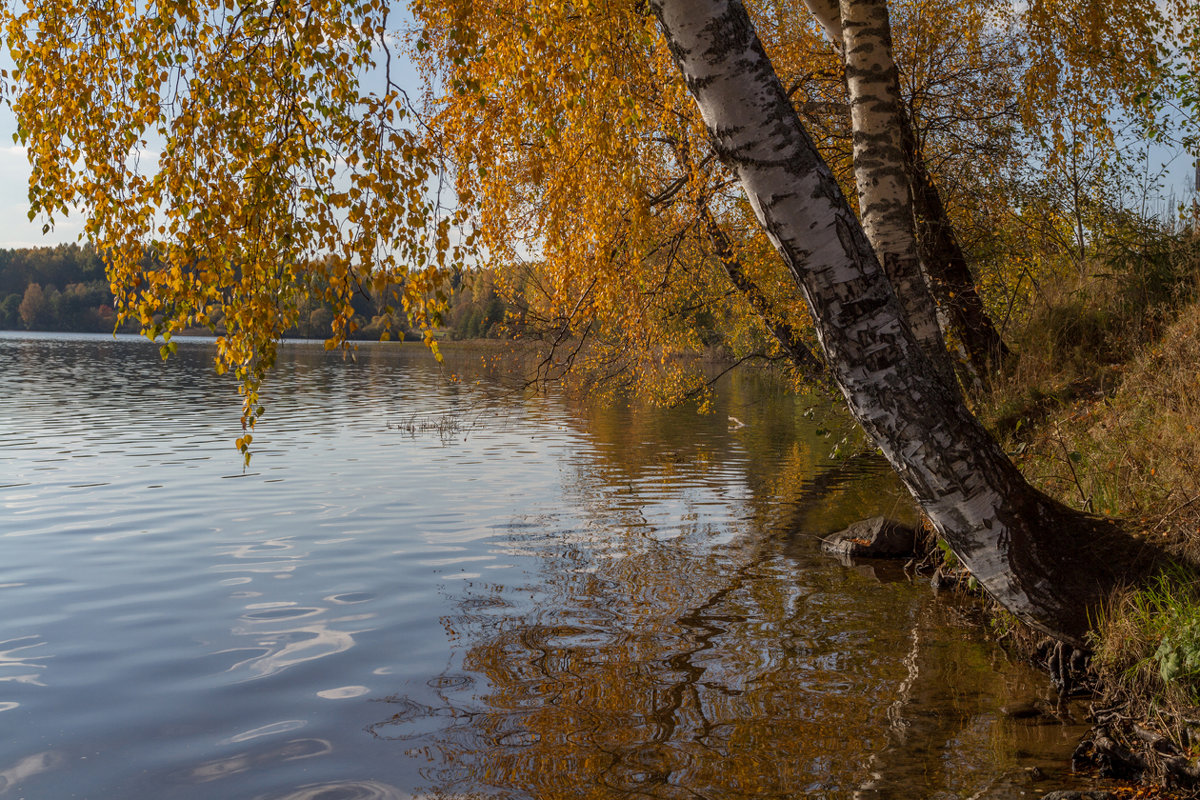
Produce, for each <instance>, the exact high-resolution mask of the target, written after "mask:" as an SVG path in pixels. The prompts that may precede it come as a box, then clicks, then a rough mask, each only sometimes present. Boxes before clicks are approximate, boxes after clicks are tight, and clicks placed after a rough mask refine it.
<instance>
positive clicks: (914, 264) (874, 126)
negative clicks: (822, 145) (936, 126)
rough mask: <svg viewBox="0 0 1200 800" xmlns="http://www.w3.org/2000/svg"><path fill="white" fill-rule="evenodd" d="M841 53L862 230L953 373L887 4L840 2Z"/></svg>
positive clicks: (938, 362)
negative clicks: (923, 247) (908, 145)
mask: <svg viewBox="0 0 1200 800" xmlns="http://www.w3.org/2000/svg"><path fill="white" fill-rule="evenodd" d="M840 10H841V27H842V43H843V46H842V54H843V58H844V60H845V63H846V92H847V94H848V95H849V100H850V123H851V129H852V132H853V144H854V182H855V185H856V186H857V189H858V208H859V214H860V215H861V217H862V228H863V232H864V233H866V235H867V240H868V241H869V242H870V243H871V246H872V247H873V248H874V249H875V255H876V256H878V258H879V261H880V263H881V264H882V265H883V269H884V272H886V273H887V276H888V279H889V280H890V281H891V283H892V288H893V290H894V291H895V292H896V295H897V296H898V297H899V299H900V305H901V306H902V307H903V308H904V316H905V318H906V319H907V320H908V324H909V325H911V326H912V331H913V335H914V336H915V337H916V339H917V341H918V342H919V343H920V344H921V347H922V348H924V349H925V352H926V353H927V354H929V356H930V358H931V359H932V360H933V362H934V365H935V366H936V367H937V368H938V369H939V370H941V371H942V372H943V374H944V375H945V376H946V377H947V378H949V377H950V376H951V375H953V374H954V372H953V366H952V365H951V363H950V356H949V355H948V354H947V352H946V345H945V342H944V341H943V340H942V332H941V328H940V327H939V326H938V320H937V306H936V305H935V304H934V301H933V295H931V294H930V292H929V286H928V285H927V284H926V282H925V278H924V276H923V275H922V274H921V261H920V257H919V253H918V251H917V239H916V235H915V234H914V232H913V209H912V194H911V193H910V191H909V185H908V172H907V170H905V168H904V151H903V144H904V143H903V141H902V140H901V136H900V127H901V126H900V121H901V119H902V118H903V107H902V105H901V103H900V75H899V73H898V72H897V71H896V63H895V61H894V60H893V59H892V29H891V24H890V22H889V20H888V10H887V2H886V0H841V9H840Z"/></svg>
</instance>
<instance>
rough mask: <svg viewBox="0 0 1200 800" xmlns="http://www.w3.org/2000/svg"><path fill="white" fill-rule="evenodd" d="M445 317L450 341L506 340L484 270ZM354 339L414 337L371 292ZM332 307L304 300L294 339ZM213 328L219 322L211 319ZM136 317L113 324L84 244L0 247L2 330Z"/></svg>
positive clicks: (323, 330) (89, 325) (99, 262)
mask: <svg viewBox="0 0 1200 800" xmlns="http://www.w3.org/2000/svg"><path fill="white" fill-rule="evenodd" d="M454 284H455V285H454V288H455V291H454V292H453V293H452V296H451V300H450V304H449V308H448V309H447V310H446V312H445V314H444V315H443V322H444V325H445V329H446V334H447V335H448V336H450V337H451V338H454V339H484V338H492V339H495V338H505V337H506V336H507V335H508V333H507V330H506V328H505V325H504V320H505V317H506V314H507V311H508V304H507V303H505V302H504V300H502V299H501V297H500V295H499V294H498V293H497V291H496V288H495V285H494V281H493V279H492V276H491V275H490V273H483V274H479V275H472V276H468V277H467V278H466V279H463V278H462V277H461V276H460V278H459V279H458V280H455V281H454ZM353 304H354V307H355V317H356V319H357V321H358V329H357V330H356V331H355V334H354V338H356V339H379V338H381V337H383V336H384V334H385V333H386V334H387V338H389V339H394V340H398V339H402V338H403V339H420V338H421V334H420V332H418V331H413V330H411V328H410V326H409V323H408V321H407V320H406V319H404V318H403V316H402V315H388V314H385V313H383V309H382V306H383V304H382V303H380V302H378V301H377V300H376V299H375V298H373V297H372V296H371V295H370V294H369V293H365V292H364V293H359V294H357V295H356V296H355V298H354V300H353ZM333 316H334V312H333V310H332V308H330V307H329V305H328V304H327V303H324V302H321V301H313V300H306V301H305V307H304V308H302V309H301V314H300V315H299V322H298V324H297V325H296V327H295V328H294V329H293V330H292V331H291V334H292V335H293V336H294V337H296V338H306V339H327V338H329V336H330V335H331V330H330V325H331V323H332V322H333ZM215 323H216V327H217V329H218V330H220V328H221V323H220V319H219V318H218V319H217V320H215ZM139 329H140V326H139V325H138V324H137V323H136V322H129V323H125V324H123V325H121V326H119V327H118V326H117V311H116V301H115V298H114V297H113V293H112V289H111V288H110V286H109V282H108V279H107V277H106V276H105V272H104V260H103V258H102V257H101V255H100V254H99V253H98V252H97V251H96V249H95V248H94V247H93V246H92V245H90V244H84V245H78V244H60V245H56V246H53V247H30V248H20V249H0V330H17V331H66V332H80V333H113V332H114V331H116V332H121V333H137V332H138V330H139Z"/></svg>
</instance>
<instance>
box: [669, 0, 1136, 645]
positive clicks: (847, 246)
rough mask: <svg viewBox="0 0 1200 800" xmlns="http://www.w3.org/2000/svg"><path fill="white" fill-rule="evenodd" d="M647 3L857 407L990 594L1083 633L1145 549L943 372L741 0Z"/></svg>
mask: <svg viewBox="0 0 1200 800" xmlns="http://www.w3.org/2000/svg"><path fill="white" fill-rule="evenodd" d="M651 6H652V8H653V9H654V11H655V13H656V14H657V15H658V18H659V21H660V26H661V29H662V31H663V34H664V36H665V37H666V40H667V42H668V44H669V46H670V49H671V52H672V55H673V56H674V58H675V61H676V63H677V64H678V66H679V69H680V71H681V72H682V74H683V77H684V79H685V80H686V82H687V85H688V88H689V90H690V91H691V93H692V95H693V97H694V98H695V100H696V103H697V106H698V107H699V109H700V113H701V115H702V116H703V118H704V122H705V125H706V126H707V128H708V131H709V134H710V136H711V138H712V141H713V144H714V147H715V148H716V151H717V153H718V155H719V156H720V158H721V159H722V160H723V161H724V163H725V164H727V165H728V166H729V167H730V169H732V170H733V171H734V173H735V174H736V175H737V177H738V179H739V181H740V182H741V185H742V187H743V189H744V191H745V192H746V196H747V197H748V199H749V201H750V203H751V205H752V206H753V208H754V211H755V213H756V214H757V216H758V219H759V221H760V222H761V223H762V225H763V227H764V228H765V230H766V232H767V235H768V236H769V237H770V239H771V241H772V242H773V243H774V245H775V247H776V248H777V250H778V251H779V253H780V255H781V256H782V258H783V259H784V261H785V263H786V264H787V266H788V268H789V269H790V270H791V273H792V275H793V277H794V279H795V280H796V282H797V283H798V284H799V286H800V287H801V289H802V290H803V293H804V295H805V299H806V300H807V302H808V304H809V308H810V310H811V312H812V317H813V320H814V323H815V325H816V329H817V335H818V338H819V340H820V342H821V346H822V348H823V350H824V351H825V354H826V358H827V361H828V364H829V366H830V368H831V370H832V372H833V374H834V378H835V380H836V381H837V383H838V385H839V387H840V388H841V390H842V392H843V394H844V395H845V398H846V401H847V403H848V404H849V406H850V410H851V412H852V413H853V414H854V416H855V418H856V419H857V420H858V421H859V423H860V424H861V425H862V426H863V428H864V429H865V430H866V431H867V433H868V434H869V435H870V436H871V437H872V439H873V440H874V441H875V443H876V444H877V445H878V446H879V447H880V449H881V450H882V451H883V453H884V455H885V456H886V457H887V458H888V460H889V461H890V462H891V463H892V465H893V466H894V467H895V469H896V470H897V472H898V473H899V475H900V477H901V479H902V480H903V481H904V483H905V484H906V486H907V487H908V488H909V490H910V491H911V492H912V494H913V496H914V497H915V498H916V500H917V501H918V503H920V505H921V507H922V508H923V509H924V511H925V513H926V514H927V515H928V517H929V519H930V521H931V522H932V523H933V525H934V526H935V527H936V528H937V530H938V532H939V533H940V534H941V535H942V536H943V537H944V538H945V539H946V541H947V542H948V543H949V544H950V546H951V547H952V548H953V549H954V551H955V553H956V554H957V555H958V556H959V558H960V559H961V560H962V561H963V563H964V564H965V565H966V566H967V567H968V568H969V569H970V570H971V572H972V574H974V576H975V577H976V579H977V580H979V582H980V583H981V584H982V585H983V587H984V588H985V589H986V590H987V591H988V592H989V593H990V594H991V595H992V597H994V598H995V599H996V600H997V601H998V602H999V603H1001V605H1003V606H1004V607H1005V608H1007V609H1008V610H1009V611H1010V612H1012V613H1013V614H1015V615H1016V616H1018V617H1019V618H1021V619H1022V620H1024V621H1025V622H1027V623H1028V624H1030V625H1032V626H1034V627H1035V628H1038V629H1040V630H1043V631H1045V632H1047V633H1049V634H1051V635H1053V636H1056V637H1058V638H1059V639H1062V640H1064V641H1067V642H1070V643H1072V644H1076V645H1081V644H1083V643H1084V639H1085V635H1086V631H1087V630H1088V623H1089V614H1091V613H1092V612H1093V611H1094V610H1095V608H1096V606H1097V605H1098V604H1099V603H1100V602H1102V601H1103V600H1104V599H1106V597H1107V595H1108V592H1109V590H1110V589H1111V587H1112V586H1114V585H1115V584H1116V583H1117V582H1118V581H1120V580H1122V579H1123V578H1125V577H1127V576H1128V575H1129V574H1132V572H1131V571H1133V570H1135V569H1137V568H1140V567H1141V565H1142V564H1143V562H1144V561H1145V559H1141V558H1140V553H1139V552H1138V551H1137V550H1136V547H1135V546H1134V545H1132V543H1131V542H1130V540H1128V539H1127V537H1123V536H1120V535H1118V534H1116V533H1114V532H1113V531H1112V530H1111V529H1110V528H1109V527H1107V526H1106V525H1105V524H1103V523H1102V522H1100V521H1096V520H1092V519H1090V518H1085V517H1083V516H1081V515H1080V514H1078V513H1077V512H1073V511H1071V510H1069V509H1066V508H1064V507H1062V506H1060V505H1059V504H1057V503H1055V502H1053V501H1051V500H1049V499H1048V498H1046V497H1044V496H1043V495H1041V494H1039V493H1038V492H1036V491H1035V490H1033V489H1032V488H1031V487H1029V486H1028V484H1026V483H1025V481H1024V479H1023V478H1022V477H1021V475H1020V473H1019V472H1018V471H1017V470H1016V468H1015V467H1013V465H1012V464H1011V462H1010V461H1009V460H1008V458H1007V457H1006V456H1005V455H1004V453H1003V452H1002V451H1001V450H1000V448H999V447H998V446H997V445H996V443H995V442H994V441H993V440H992V438H991V437H990V436H989V435H988V433H987V432H986V431H985V430H984V429H983V428H982V427H981V426H980V425H979V424H978V422H977V421H976V420H975V419H974V417H972V416H971V414H970V412H969V411H968V410H967V408H966V406H965V405H964V404H963V402H962V399H961V397H960V396H959V394H958V392H957V388H956V387H952V386H949V385H947V383H946V382H945V380H944V379H943V378H942V377H941V376H940V375H939V372H938V370H937V369H936V368H935V367H934V365H933V363H932V362H931V361H930V359H929V358H928V356H927V355H926V354H925V352H924V351H923V350H922V348H921V347H920V346H919V345H918V343H917V341H916V340H915V339H914V336H913V333H912V331H911V330H910V328H909V326H908V325H907V324H906V323H905V320H904V313H903V311H902V310H901V307H900V305H899V303H898V302H897V299H896V295H895V293H894V292H893V291H892V288H891V285H890V283H889V281H888V278H887V276H886V275H885V274H884V273H883V271H882V269H881V267H880V265H879V261H878V259H877V258H876V257H875V255H874V252H873V251H872V248H871V245H870V244H869V243H868V241H867V239H866V237H865V235H864V234H863V231H862V227H861V226H860V225H859V224H858V221H857V220H856V219H855V217H854V215H853V213H852V212H851V210H850V208H849V206H848V204H847V203H846V201H845V198H844V197H843V196H842V194H841V192H840V190H839V189H838V186H837V183H836V182H835V181H834V179H833V175H832V174H831V173H830V171H829V168H828V167H827V166H826V165H825V163H824V162H823V161H822V160H821V158H820V156H819V155H818V154H817V152H816V150H815V148H814V147H813V144H812V141H811V140H810V139H809V137H808V134H807V132H806V131H805V130H804V129H803V127H802V126H801V124H800V121H799V118H798V117H797V116H796V113H795V111H794V110H793V109H792V107H791V104H790V103H789V102H788V99H787V96H786V94H785V92H784V89H783V87H782V85H781V84H780V82H779V79H778V77H777V76H776V74H775V71H774V69H773V67H772V66H771V63H770V61H769V60H768V59H767V57H766V54H765V52H764V51H763V48H762V45H761V43H760V42H759V41H758V37H757V35H756V34H755V32H754V29H753V26H752V25H751V24H750V20H749V17H748V16H747V14H746V11H745V9H744V8H743V6H742V5H741V3H740V2H737V0H651ZM1139 559H1140V560H1139ZM1134 560H1138V563H1137V564H1134V563H1127V562H1132V561H1134Z"/></svg>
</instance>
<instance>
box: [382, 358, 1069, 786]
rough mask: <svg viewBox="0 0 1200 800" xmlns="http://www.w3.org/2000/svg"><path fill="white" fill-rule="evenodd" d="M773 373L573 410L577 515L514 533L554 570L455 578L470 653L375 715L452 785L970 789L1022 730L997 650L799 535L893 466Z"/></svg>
mask: <svg viewBox="0 0 1200 800" xmlns="http://www.w3.org/2000/svg"><path fill="white" fill-rule="evenodd" d="M761 389H762V387H756V386H755V385H754V381H753V380H741V381H737V382H735V384H734V386H733V387H731V388H730V391H729V392H724V391H723V392H721V393H720V395H719V396H718V399H717V404H718V412H719V413H718V414H716V415H712V416H707V417H699V418H698V417H696V416H695V415H694V413H693V412H691V411H688V410H683V409H673V410H665V409H656V408H653V407H649V406H646V405H627V406H622V407H620V408H615V409H614V408H601V407H598V406H594V405H583V406H581V407H580V408H579V409H578V411H579V412H580V413H579V414H578V415H572V416H573V417H576V418H580V419H584V420H586V423H585V424H586V427H587V431H586V432H587V434H588V435H587V436H586V442H587V447H586V451H587V452H588V453H590V455H588V456H587V457H586V459H585V460H581V461H577V462H576V463H577V464H578V465H579V468H578V470H577V472H576V474H572V475H571V476H570V477H569V479H568V483H567V486H566V491H567V497H568V499H569V501H570V506H571V508H572V509H573V515H572V516H571V518H570V519H569V520H568V519H564V518H563V517H562V516H558V517H548V518H547V517H541V518H537V517H535V518H530V519H523V520H522V521H521V522H520V524H519V525H514V526H512V528H511V529H510V532H509V534H508V536H507V538H506V540H505V542H504V544H503V547H504V548H508V549H511V550H512V551H513V553H514V554H516V553H521V554H525V555H528V554H530V553H534V554H537V555H540V556H541V557H542V558H543V559H544V561H545V567H544V569H543V570H542V571H541V573H540V574H539V575H538V576H537V578H536V579H535V580H527V581H524V582H522V583H521V585H519V586H504V585H495V584H493V585H488V584H479V583H477V584H474V585H472V586H471V587H470V588H469V589H468V590H466V591H465V592H463V593H462V595H461V596H460V597H459V598H458V611H457V613H455V614H453V615H451V616H447V617H445V618H444V619H443V625H444V627H445V628H446V630H447V632H448V634H449V635H450V637H451V639H452V641H454V642H455V643H456V645H459V646H461V648H462V661H461V665H459V664H458V663H457V660H456V663H455V665H454V666H453V667H452V668H451V669H449V670H448V671H447V672H446V673H444V674H443V675H441V676H439V677H437V678H435V679H434V680H433V681H430V683H429V685H428V687H427V688H423V689H421V690H420V691H419V692H417V691H414V692H412V693H411V694H404V695H397V696H392V697H389V698H386V699H385V702H381V703H380V706H379V712H380V713H379V717H380V719H379V722H378V723H377V724H375V725H373V726H371V728H370V730H371V732H372V733H373V734H374V735H375V736H377V737H379V738H381V739H387V740H392V741H395V742H397V743H398V744H399V745H400V746H403V747H405V748H406V749H407V750H408V752H409V753H410V754H413V755H414V756H416V757H418V758H422V759H427V760H428V761H429V762H430V763H429V766H428V767H427V768H426V769H425V770H424V772H423V774H424V775H425V777H426V779H427V780H428V782H429V783H430V784H431V785H432V786H434V787H435V788H436V789H437V790H439V791H440V792H443V793H444V794H445V795H446V796H459V795H460V794H462V793H472V792H478V793H482V794H483V795H484V796H489V797H514V796H516V797H538V798H558V797H564V796H571V797H597V798H600V797H614V798H615V797H628V796H638V797H665V798H674V797H696V796H703V797H722V798H726V797H728V798H736V797H756V798H757V797H795V796H797V794H798V793H807V794H813V793H818V794H819V793H821V792H838V791H847V790H848V789H851V788H866V787H867V785H868V784H869V783H870V782H871V781H872V780H873V778H872V775H871V773H872V772H876V771H881V772H882V773H884V774H886V775H887V778H886V780H891V781H893V782H895V786H896V787H900V786H904V787H906V788H909V785H910V784H911V786H917V785H919V782H926V785H929V786H932V787H934V788H935V789H936V788H947V787H949V788H951V789H952V790H955V791H957V787H960V786H964V785H969V784H970V781H971V775H972V771H973V770H974V769H976V768H980V769H983V768H986V769H989V770H992V771H993V772H994V771H995V769H997V767H996V765H995V764H994V763H991V762H992V760H993V759H996V760H1001V761H1002V760H1003V759H1004V758H1006V757H1005V756H997V755H994V748H993V747H992V746H991V742H990V739H991V738H992V737H999V738H1001V739H1003V738H1004V737H1010V736H1012V735H1014V733H1013V732H1012V731H1009V730H1005V729H999V730H997V728H996V727H995V725H994V721H995V715H994V709H993V708H991V707H990V706H988V702H989V701H987V700H986V699H985V700H982V701H981V700H980V697H981V696H983V697H985V698H986V697H988V696H989V695H987V694H986V691H990V690H991V689H992V685H993V684H995V683H996V682H997V677H996V674H995V673H994V672H993V667H992V664H991V661H990V658H989V655H988V653H987V651H986V650H985V649H983V648H981V647H980V646H979V645H978V644H976V643H972V642H970V641H963V637H962V632H961V630H960V629H957V628H947V627H946V620H945V619H944V617H943V610H944V609H943V606H941V605H940V604H939V603H938V602H937V601H935V600H934V599H933V598H932V597H931V596H930V595H929V594H928V592H927V590H926V589H924V587H919V586H912V585H910V584H908V583H905V582H896V583H883V584H881V583H879V582H877V581H876V580H874V579H873V578H871V577H869V576H864V575H862V574H859V573H857V572H854V571H845V570H842V569H840V568H835V569H830V567H829V565H828V564H827V563H826V562H824V561H815V560H814V559H818V558H820V557H819V556H815V555H814V550H815V537H812V536H809V535H806V534H810V533H815V532H823V530H822V528H821V526H822V525H826V526H828V525H832V524H835V523H833V522H832V520H831V519H830V518H829V514H830V513H831V512H834V513H835V514H836V513H841V512H839V510H840V509H841V508H842V507H843V506H845V507H846V508H848V509H850V511H848V512H845V513H858V514H862V513H864V509H879V510H881V511H888V510H889V506H890V504H891V503H893V502H894V501H893V500H892V499H890V497H891V495H890V493H889V491H888V490H887V488H886V487H887V486H890V485H891V479H890V476H889V477H887V478H885V479H884V480H882V481H871V480H864V479H863V476H864V473H869V471H870V470H871V469H872V467H871V466H870V461H871V459H869V458H868V457H866V456H862V457H857V458H855V459H850V460H848V461H847V462H842V463H838V464H835V465H833V467H832V468H830V467H828V466H825V467H823V466H822V463H823V462H824V458H823V455H824V453H825V451H826V441H825V439H824V438H823V437H820V436H815V435H814V431H815V429H816V428H817V427H818V425H819V423H818V422H816V421H813V420H808V419H806V417H805V416H804V415H803V414H800V413H796V412H797V409H796V408H795V407H794V403H795V401H794V399H785V398H780V397H779V396H778V395H776V394H774V393H770V392H762V391H761ZM731 398H732V399H731ZM780 404H783V405H780ZM727 415H736V416H737V417H738V418H739V420H741V421H742V422H743V423H744V426H743V427H740V428H737V429H735V430H730V428H729V426H728V424H727V423H726V416H727ZM743 437H750V438H749V439H746V438H743ZM751 454H753V456H751ZM718 496H719V497H720V501H719V503H713V499H714V498H715V497H718ZM883 498H888V499H886V500H883ZM881 500H882V502H883V504H884V505H883V507H882V508H881V507H880V505H878V504H879V503H880V501H881ZM873 503H874V505H873ZM851 507H852V508H851ZM768 520H770V522H767V521H768ZM897 574H898V570H897ZM1001 682H1003V681H1001ZM847 731H853V733H852V734H848V733H847ZM980 738H982V740H983V741H982V742H979V743H978V744H976V743H975V742H974V741H973V740H977V739H980ZM951 740H954V741H955V744H954V747H953V751H954V753H955V755H954V757H953V758H951V759H949V760H948V759H946V758H945V753H946V752H947V751H946V744H947V742H949V741H951ZM1064 746H1065V747H1066V749H1067V750H1069V746H1066V745H1064ZM1001 752H1006V751H1005V750H1004V748H1003V747H1001ZM1064 755H1065V753H1064ZM973 758H982V759H983V760H984V761H987V762H988V763H986V764H978V765H977V764H975V763H968V762H970V760H971V759H973ZM948 761H949V762H950V763H947V762H948ZM956 761H959V762H961V763H954V762H956ZM989 774H991V773H989ZM884 789H885V790H886V787H884Z"/></svg>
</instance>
